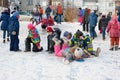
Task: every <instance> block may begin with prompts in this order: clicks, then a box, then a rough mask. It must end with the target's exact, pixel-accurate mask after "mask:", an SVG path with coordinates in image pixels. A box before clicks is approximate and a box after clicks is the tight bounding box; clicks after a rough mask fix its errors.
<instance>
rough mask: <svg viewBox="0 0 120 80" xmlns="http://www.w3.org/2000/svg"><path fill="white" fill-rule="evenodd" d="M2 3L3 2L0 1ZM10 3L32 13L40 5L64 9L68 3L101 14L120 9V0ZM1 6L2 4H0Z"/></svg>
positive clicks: (20, 0) (30, 0) (25, 0)
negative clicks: (59, 5) (58, 6)
mask: <svg viewBox="0 0 120 80" xmlns="http://www.w3.org/2000/svg"><path fill="white" fill-rule="evenodd" d="M0 1H2V0H0ZM8 1H9V2H12V1H14V2H15V3H16V4H17V5H18V6H19V10H21V11H27V12H30V11H31V10H32V9H33V7H34V6H35V5H36V4H40V5H41V6H42V7H43V8H46V6H47V5H48V4H52V6H56V5H57V4H58V3H61V4H62V6H63V7H64V8H66V7H67V5H68V3H69V5H70V6H71V7H75V8H79V7H82V8H85V7H88V8H90V9H92V10H95V9H97V10H98V11H99V12H104V13H108V12H113V13H114V12H115V9H118V8H119V9H120V0H8ZM0 4H2V3H1V2H0Z"/></svg>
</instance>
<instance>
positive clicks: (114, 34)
mask: <svg viewBox="0 0 120 80" xmlns="http://www.w3.org/2000/svg"><path fill="white" fill-rule="evenodd" d="M119 32H120V25H119V22H118V19H117V16H115V15H113V16H112V19H111V20H110V21H109V23H108V26H107V33H109V34H110V50H111V51H113V50H114V48H115V50H118V47H119Z"/></svg>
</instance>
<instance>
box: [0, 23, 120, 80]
mask: <svg viewBox="0 0 120 80" xmlns="http://www.w3.org/2000/svg"><path fill="white" fill-rule="evenodd" d="M27 23H29V22H20V36H19V38H20V45H19V46H20V49H22V52H10V51H9V42H7V43H5V44H3V43H2V31H0V80H120V50H119V51H109V46H110V45H109V37H106V38H107V39H106V40H105V41H103V40H102V37H101V35H100V34H99V32H97V33H98V37H97V38H95V40H94V41H93V45H94V49H96V48H97V47H100V48H101V54H100V56H99V57H95V58H87V59H85V61H84V62H77V61H74V62H72V63H71V64H69V65H65V64H64V63H63V62H62V60H63V58H59V57H55V56H54V54H48V53H47V52H45V50H46V48H47V44H46V42H47V40H46V36H47V34H46V33H45V32H42V30H41V27H40V25H38V26H36V27H37V28H38V30H39V33H40V34H41V39H42V42H41V45H42V46H43V48H44V50H43V51H42V52H39V53H34V52H29V53H25V52H23V51H24V48H25V46H24V41H25V38H26V36H27V34H28V30H27ZM54 27H59V28H60V29H61V30H62V33H63V32H64V31H66V30H67V31H71V32H72V33H75V31H76V30H77V29H80V30H82V26H80V25H79V23H76V22H75V23H65V22H64V23H62V24H61V25H60V24H57V25H55V26H54ZM96 30H97V28H96Z"/></svg>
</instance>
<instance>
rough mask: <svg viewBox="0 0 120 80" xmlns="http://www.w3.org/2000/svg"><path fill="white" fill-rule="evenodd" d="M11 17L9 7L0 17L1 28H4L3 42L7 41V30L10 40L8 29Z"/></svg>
mask: <svg viewBox="0 0 120 80" xmlns="http://www.w3.org/2000/svg"><path fill="white" fill-rule="evenodd" d="M9 18H10V13H9V12H8V8H5V9H4V11H3V12H2V15H1V18H0V21H2V23H1V30H3V43H5V42H6V32H7V41H9V30H8V24H9Z"/></svg>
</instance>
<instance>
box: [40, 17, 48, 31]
mask: <svg viewBox="0 0 120 80" xmlns="http://www.w3.org/2000/svg"><path fill="white" fill-rule="evenodd" d="M41 22H42V24H41V28H42V29H43V30H45V29H46V27H47V26H48V22H47V19H46V18H42V21H41Z"/></svg>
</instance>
